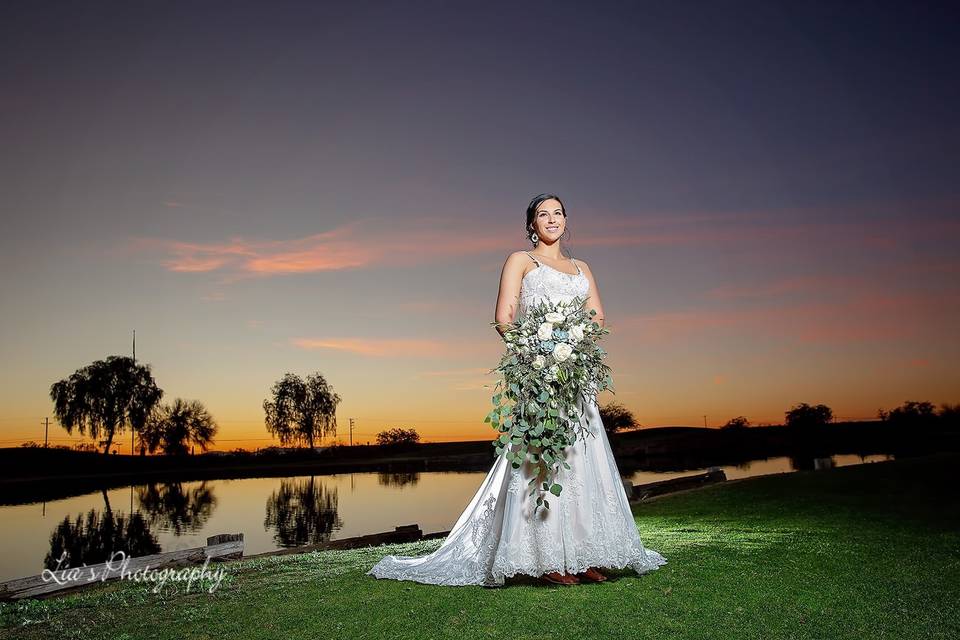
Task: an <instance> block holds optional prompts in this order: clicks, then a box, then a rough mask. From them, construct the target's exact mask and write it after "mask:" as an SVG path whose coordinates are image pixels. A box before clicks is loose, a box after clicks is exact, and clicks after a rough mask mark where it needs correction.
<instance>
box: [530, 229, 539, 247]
mask: <svg viewBox="0 0 960 640" xmlns="http://www.w3.org/2000/svg"><path fill="white" fill-rule="evenodd" d="M530 242H532V243H533V246H537V243H538V242H540V236H538V235H537V232H536V231H534V232H533V233H531V234H530Z"/></svg>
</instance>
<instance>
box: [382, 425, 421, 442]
mask: <svg viewBox="0 0 960 640" xmlns="http://www.w3.org/2000/svg"><path fill="white" fill-rule="evenodd" d="M417 442H420V434H419V433H417V430H416V429H401V428H399V427H397V428H394V429H387V430H386V431H381V432H380V433H378V434H377V444H379V445H386V446H393V445H401V444H416V443H417Z"/></svg>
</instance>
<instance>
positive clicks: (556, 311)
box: [484, 297, 613, 512]
mask: <svg viewBox="0 0 960 640" xmlns="http://www.w3.org/2000/svg"><path fill="white" fill-rule="evenodd" d="M585 303H586V299H585V298H580V297H576V298H574V299H573V300H571V301H570V302H567V303H563V302H557V303H554V302H549V301H541V302H537V303H535V304H532V305H531V306H530V307H529V308H528V309H527V310H526V313H525V314H521V316H520V317H519V318H517V320H516V321H515V322H511V323H507V324H503V323H497V322H491V323H490V324H491V325H499V326H500V327H501V328H505V330H504V331H503V339H504V341H505V342H506V345H507V349H506V353H505V354H504V355H503V357H502V358H501V360H500V364H499V366H497V367H496V368H494V369H491V370H490V373H493V372H497V371H499V372H501V373H502V380H499V381H498V382H497V384H496V386H495V390H497V393H495V394H494V395H493V398H492V401H493V405H494V409H493V410H492V411H491V412H490V413H489V414H488V415H487V417H486V419H485V420H484V422H489V423H490V424H491V425H492V426H493V428H495V429H497V431H499V432H500V436H499V437H498V438H497V439H496V440H494V441H493V446H494V447H495V448H496V455H498V456H499V455H504V456H506V458H507V460H509V461H510V463H511V465H512V466H513V468H514V469H519V468H520V467H521V466H522V465H523V464H524V461H525V460H527V459H529V460H530V462H531V463H533V464H535V465H536V473H534V474H533V477H532V478H531V479H530V481H529V482H528V483H527V484H528V486H530V487H531V488H530V493H529V494H528V495H530V496H532V495H533V494H534V493H536V492H537V491H538V490H539V491H540V495H539V496H538V497H537V507H536V508H539V507H540V506H543V507H545V508H547V509H549V508H550V502H549V501H548V500H547V499H546V498H545V497H544V496H545V492H547V491H549V492H550V493H552V494H553V495H555V496H559V495H560V492H561V491H562V489H563V487H562V486H561V485H560V484H559V483H557V482H555V481H554V479H555V478H556V475H557V473H558V472H559V470H560V465H561V464H562V465H563V466H564V467H565V468H566V469H569V468H570V465H569V464H567V462H566V460H565V459H564V457H565V456H564V453H565V450H566V448H567V447H568V446H570V445H571V444H573V443H574V442H576V439H577V437H578V436H579V437H581V438H584V439H585V438H586V437H587V435H591V436H593V437H596V434H593V433H591V432H590V431H589V430H588V429H586V428H585V427H584V425H583V423H582V413H581V409H582V406H583V405H582V404H581V399H583V398H586V399H587V400H590V401H592V400H595V398H596V395H597V394H598V393H600V392H601V391H603V390H604V389H609V390H611V391H613V378H612V377H611V375H610V367H609V366H607V365H606V364H605V363H604V362H603V360H604V358H606V357H607V352H606V351H604V350H603V349H602V348H601V347H600V346H599V345H598V344H597V343H598V341H599V340H600V339H601V338H602V337H603V336H604V335H605V334H608V333H610V330H609V329H607V328H606V327H601V326H600V325H599V324H598V323H596V322H594V321H593V316H594V315H596V313H597V312H596V310H595V309H590V310H589V312H588V311H587V310H586V309H585V307H584V305H585ZM538 482H540V483H541V485H540V487H537V486H536V485H537V483H538ZM534 512H536V509H535V510H534Z"/></svg>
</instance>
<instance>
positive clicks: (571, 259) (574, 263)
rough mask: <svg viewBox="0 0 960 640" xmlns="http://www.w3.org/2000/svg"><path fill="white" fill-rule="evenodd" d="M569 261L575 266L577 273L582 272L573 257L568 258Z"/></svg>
mask: <svg viewBox="0 0 960 640" xmlns="http://www.w3.org/2000/svg"><path fill="white" fill-rule="evenodd" d="M570 262H572V263H573V266H575V267H576V268H577V275H580V274H581V273H583V272H582V271H580V265H578V264H577V261H576V260H574V259H573V258H570Z"/></svg>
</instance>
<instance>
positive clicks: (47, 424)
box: [43, 418, 50, 449]
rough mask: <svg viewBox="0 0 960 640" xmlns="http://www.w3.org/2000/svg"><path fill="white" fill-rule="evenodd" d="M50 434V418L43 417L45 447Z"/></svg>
mask: <svg viewBox="0 0 960 640" xmlns="http://www.w3.org/2000/svg"><path fill="white" fill-rule="evenodd" d="M49 434H50V418H44V419H43V448H44V449H46V448H47V439H48V436H49Z"/></svg>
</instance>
